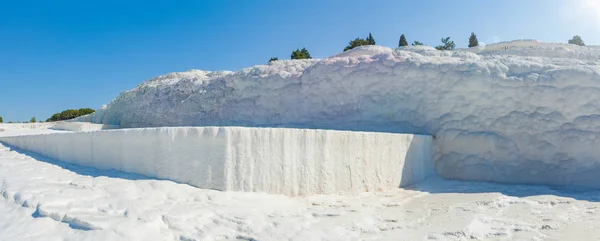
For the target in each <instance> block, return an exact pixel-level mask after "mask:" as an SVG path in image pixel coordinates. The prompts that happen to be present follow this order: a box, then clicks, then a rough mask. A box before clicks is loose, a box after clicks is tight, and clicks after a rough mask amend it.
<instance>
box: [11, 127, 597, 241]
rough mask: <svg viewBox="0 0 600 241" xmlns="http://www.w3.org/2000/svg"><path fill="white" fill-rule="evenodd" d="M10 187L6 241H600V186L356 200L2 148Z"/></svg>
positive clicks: (438, 186) (457, 189)
mask: <svg viewBox="0 0 600 241" xmlns="http://www.w3.org/2000/svg"><path fill="white" fill-rule="evenodd" d="M48 131H51V130H48ZM10 132H11V131H7V132H4V133H2V134H3V135H6V134H10ZM42 132H43V131H42ZM0 194H1V195H0V240H224V239H229V240H593V238H594V237H598V236H600V192H599V191H585V190H558V189H553V188H549V187H544V186H514V185H513V186H511V185H500V184H489V183H474V182H458V181H446V180H441V179H438V178H436V177H434V178H430V179H428V180H427V181H425V182H423V183H420V184H418V185H416V186H412V187H410V188H408V189H395V190H388V191H384V192H371V193H363V194H360V195H357V196H340V195H315V196H306V197H287V196H281V195H270V194H260V193H236V192H220V191H214V190H205V189H198V188H194V187H191V186H189V185H185V184H177V183H174V182H171V181H163V180H154V179H148V178H145V177H143V176H137V175H133V174H127V173H122V172H116V171H100V170H97V169H92V168H86V167H81V166H76V165H71V164H65V163H60V162H55V161H53V160H49V159H45V158H42V157H39V156H36V155H34V154H31V153H20V152H17V151H14V150H10V149H9V148H7V147H5V146H1V145H0Z"/></svg>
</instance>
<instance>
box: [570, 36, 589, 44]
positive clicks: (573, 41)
mask: <svg viewBox="0 0 600 241" xmlns="http://www.w3.org/2000/svg"><path fill="white" fill-rule="evenodd" d="M569 43H570V44H575V45H579V46H585V43H584V42H583V39H581V36H579V35H575V36H573V38H572V39H569Z"/></svg>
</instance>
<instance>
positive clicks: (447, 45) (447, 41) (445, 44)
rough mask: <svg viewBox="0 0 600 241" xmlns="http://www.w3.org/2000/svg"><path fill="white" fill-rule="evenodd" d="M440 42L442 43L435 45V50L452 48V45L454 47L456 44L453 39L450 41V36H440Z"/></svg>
mask: <svg viewBox="0 0 600 241" xmlns="http://www.w3.org/2000/svg"><path fill="white" fill-rule="evenodd" d="M442 43H443V45H438V46H435V49H437V50H454V47H456V44H454V41H450V37H447V38H442Z"/></svg>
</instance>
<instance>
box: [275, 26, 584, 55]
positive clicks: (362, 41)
mask: <svg viewBox="0 0 600 241" xmlns="http://www.w3.org/2000/svg"><path fill="white" fill-rule="evenodd" d="M441 42H442V44H440V45H437V46H435V49H437V50H454V48H455V47H456V44H455V43H454V41H452V40H450V37H445V38H442V39H441ZM568 43H569V44H575V45H579V46H585V43H584V42H583V40H582V39H581V37H580V36H579V35H575V36H574V37H573V38H572V39H570V40H569V41H568ZM364 45H375V38H373V35H372V34H371V33H369V35H368V36H367V37H366V38H360V37H357V38H355V39H353V40H351V41H350V42H349V43H348V45H347V46H346V47H344V52H345V51H348V50H351V49H353V48H356V47H358V46H364ZM411 45H412V46H419V45H424V44H423V43H422V42H419V41H416V40H415V41H413V42H412V44H411ZM403 46H408V41H407V40H406V36H405V35H404V34H402V35H400V40H399V41H398V47H403ZM468 46H469V48H472V47H477V46H479V41H478V40H477V35H475V33H474V32H473V33H471V35H470V36H469V45H468ZM290 58H291V59H311V58H312V57H311V56H310V53H309V52H308V50H306V48H302V49H296V50H294V51H293V52H292V54H291V55H290ZM277 60H279V58H278V57H271V58H270V59H269V63H270V62H273V61H277Z"/></svg>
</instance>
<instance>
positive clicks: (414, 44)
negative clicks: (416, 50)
mask: <svg viewBox="0 0 600 241" xmlns="http://www.w3.org/2000/svg"><path fill="white" fill-rule="evenodd" d="M419 45H423V43H421V42H419V41H414V42H413V43H412V46H419Z"/></svg>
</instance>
